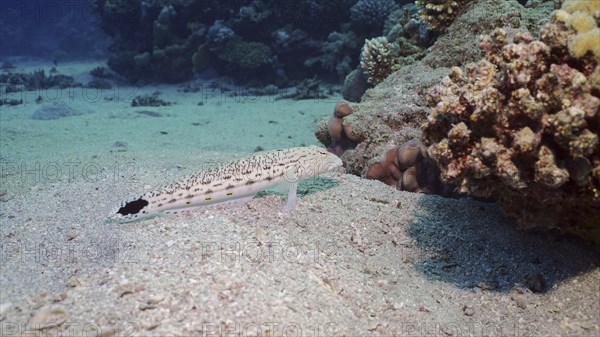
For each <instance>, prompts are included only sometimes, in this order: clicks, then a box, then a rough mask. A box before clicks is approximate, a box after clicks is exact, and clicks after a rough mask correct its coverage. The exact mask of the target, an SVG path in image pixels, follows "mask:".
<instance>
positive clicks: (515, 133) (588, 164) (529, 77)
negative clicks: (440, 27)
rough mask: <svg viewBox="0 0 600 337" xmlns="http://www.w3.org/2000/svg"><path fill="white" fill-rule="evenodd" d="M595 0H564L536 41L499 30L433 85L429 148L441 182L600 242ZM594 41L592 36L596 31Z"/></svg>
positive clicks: (528, 220) (599, 12)
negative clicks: (477, 56)
mask: <svg viewBox="0 0 600 337" xmlns="http://www.w3.org/2000/svg"><path fill="white" fill-rule="evenodd" d="M599 3H600V2H599V1H596V2H594V1H575V0H569V1H566V2H565V3H564V5H563V8H562V9H561V10H559V11H557V12H556V13H555V14H554V16H553V18H552V19H551V22H550V23H549V24H547V25H546V26H545V27H544V29H543V30H542V32H541V37H540V40H534V39H533V37H532V36H531V35H530V34H521V33H517V34H516V35H515V37H514V39H513V42H509V39H508V38H507V33H506V31H505V30H503V29H497V30H495V31H494V32H493V33H492V34H491V35H488V36H484V37H482V39H481V43H480V48H481V49H482V50H483V51H484V53H485V58H484V59H482V60H481V61H479V62H477V63H471V64H469V65H467V66H466V69H465V70H464V71H463V70H461V69H460V68H458V67H454V68H452V70H451V73H450V75H449V76H448V77H446V78H445V79H444V80H443V82H442V84H441V85H439V86H436V87H433V88H432V90H431V92H430V104H431V106H433V107H435V108H434V109H433V111H432V112H431V114H430V116H429V117H428V123H427V124H425V125H424V129H423V130H424V138H425V141H426V144H427V145H428V146H429V149H428V153H429V155H430V156H431V158H433V159H434V160H435V161H436V162H437V163H438V164H439V166H440V169H441V171H442V178H443V180H444V181H447V182H451V183H455V184H457V186H458V188H459V190H460V191H462V192H467V193H470V194H473V195H476V196H482V197H499V198H500V202H501V203H502V205H503V207H504V209H505V210H506V212H507V214H509V215H511V216H514V217H516V219H517V220H518V222H519V223H520V224H521V225H522V226H523V227H524V228H534V227H543V228H559V229H561V230H564V231H568V232H573V233H576V234H578V235H580V236H583V237H587V238H590V239H593V240H597V241H600V221H599V220H598V219H600V140H599V137H600V112H599V110H600V90H599V88H598V83H597V81H596V80H597V78H595V77H594V76H596V75H594V74H596V72H598V66H599V64H600V52H598V50H600V49H599V48H600V47H599V46H600V44H598V40H596V42H595V43H594V42H590V41H591V40H589V37H588V36H589V35H591V36H593V34H595V33H594V32H597V30H598V22H599V20H600V9H599V8H598V4H599ZM592 40H593V38H592Z"/></svg>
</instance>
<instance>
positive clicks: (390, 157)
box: [367, 148, 402, 186]
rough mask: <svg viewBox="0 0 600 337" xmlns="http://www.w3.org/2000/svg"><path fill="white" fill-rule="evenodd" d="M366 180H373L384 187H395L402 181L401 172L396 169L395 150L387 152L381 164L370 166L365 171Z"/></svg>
mask: <svg viewBox="0 0 600 337" xmlns="http://www.w3.org/2000/svg"><path fill="white" fill-rule="evenodd" d="M367 179H375V180H379V181H381V182H383V183H384V184H386V185H390V186H396V184H397V183H398V181H399V180H400V179H402V172H400V169H399V168H398V151H397V149H395V148H394V149H391V150H389V151H388V152H387V156H386V158H385V160H384V161H382V162H381V163H376V164H373V165H371V167H369V169H368V171H367Z"/></svg>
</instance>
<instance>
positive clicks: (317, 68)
mask: <svg viewBox="0 0 600 337" xmlns="http://www.w3.org/2000/svg"><path fill="white" fill-rule="evenodd" d="M91 7H92V9H93V10H94V12H95V13H97V14H98V16H99V18H100V23H101V27H102V28H103V30H104V31H105V32H106V33H107V34H108V35H109V36H110V37H111V38H112V40H113V44H112V47H111V56H110V59H109V62H108V64H109V66H110V68H111V69H112V70H114V71H115V72H117V73H119V74H120V75H122V76H123V77H125V78H126V79H128V80H129V81H132V82H140V83H142V84H143V83H147V82H150V81H160V82H184V81H187V80H190V79H191V78H192V77H193V76H194V73H195V72H202V71H205V70H207V69H214V70H216V72H217V73H218V74H219V75H225V76H229V77H232V78H233V79H234V80H237V81H238V82H241V83H248V82H250V79H251V80H252V81H254V82H261V84H263V85H264V84H275V85H278V86H288V85H290V84H291V83H292V82H293V81H302V80H304V79H307V78H308V79H310V78H313V77H314V76H315V75H317V76H318V77H319V78H320V79H321V80H325V81H340V80H342V79H343V78H344V77H345V76H346V75H347V74H348V73H349V72H350V71H352V69H355V68H356V67H357V65H358V63H359V59H358V58H359V55H360V48H361V44H362V41H364V40H365V39H367V38H373V37H376V36H378V35H380V34H381V33H382V29H383V25H384V22H386V19H387V17H388V16H389V15H390V13H391V12H393V11H394V9H397V8H399V5H398V3H397V2H396V1H395V0H361V1H358V2H357V1H356V0H340V1H335V2H326V1H314V0H300V1H292V2H290V1H267V0H244V1H217V0H207V1H189V0H127V1H124V0H91ZM255 49H256V50H255ZM247 52H249V53H248V55H244V54H246V53H247ZM244 56H246V57H244ZM258 73H260V76H257V74H258ZM252 84H256V83H252Z"/></svg>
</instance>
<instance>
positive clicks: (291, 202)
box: [283, 182, 298, 213]
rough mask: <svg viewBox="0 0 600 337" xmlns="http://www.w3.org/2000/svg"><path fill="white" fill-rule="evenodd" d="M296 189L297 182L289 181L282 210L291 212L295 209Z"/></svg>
mask: <svg viewBox="0 0 600 337" xmlns="http://www.w3.org/2000/svg"><path fill="white" fill-rule="evenodd" d="M297 191H298V183H297V182H296V183H290V184H289V189H288V195H287V202H286V204H285V206H284V207H283V211H284V212H286V213H287V212H291V211H293V210H294V209H296V202H297V201H298V196H297V194H296V192H297Z"/></svg>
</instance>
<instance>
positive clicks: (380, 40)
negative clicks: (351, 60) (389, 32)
mask: <svg viewBox="0 0 600 337" xmlns="http://www.w3.org/2000/svg"><path fill="white" fill-rule="evenodd" d="M397 58H398V52H397V50H396V48H395V46H394V44H392V43H390V42H388V40H387V38H385V37H384V36H381V37H376V38H373V39H370V40H366V41H365V45H364V46H363V49H362V53H361V57H360V65H361V67H362V68H363V69H364V71H365V73H366V74H367V75H368V76H369V79H368V81H369V82H370V83H373V84H377V83H379V82H381V81H383V80H384V79H385V78H386V77H388V76H389V75H390V74H391V73H392V70H393V67H394V65H395V64H396V60H397Z"/></svg>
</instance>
